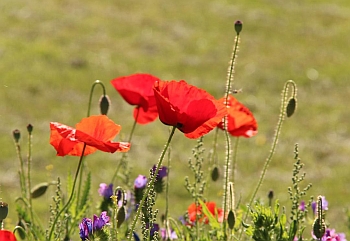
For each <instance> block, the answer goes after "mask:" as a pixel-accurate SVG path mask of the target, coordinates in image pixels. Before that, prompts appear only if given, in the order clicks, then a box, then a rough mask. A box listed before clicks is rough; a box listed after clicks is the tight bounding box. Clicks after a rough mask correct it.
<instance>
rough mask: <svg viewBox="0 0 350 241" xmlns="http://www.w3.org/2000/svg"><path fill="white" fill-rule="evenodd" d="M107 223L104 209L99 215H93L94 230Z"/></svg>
mask: <svg viewBox="0 0 350 241" xmlns="http://www.w3.org/2000/svg"><path fill="white" fill-rule="evenodd" d="M108 223H109V217H108V216H107V212H106V211H104V212H102V213H101V215H100V217H97V216H96V215H94V222H93V228H94V231H96V230H101V229H102V228H103V227H104V226H105V225H106V224H108Z"/></svg>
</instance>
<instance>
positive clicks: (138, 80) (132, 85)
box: [111, 74, 159, 124]
mask: <svg viewBox="0 0 350 241" xmlns="http://www.w3.org/2000/svg"><path fill="white" fill-rule="evenodd" d="M158 80H159V79H158V78H157V77H154V76H152V75H150V74H133V75H130V76H123V77H119V78H116V79H113V80H111V84H112V85H113V86H114V88H115V89H116V90H117V91H118V92H119V94H120V95H121V96H122V97H123V98H124V100H125V101H126V102H128V103H129V104H130V105H136V108H135V109H134V119H135V120H136V121H137V123H139V124H147V123H149V122H152V121H154V120H155V119H156V118H157V117H158V111H157V105H156V102H155V99H154V92H153V89H152V87H153V84H154V82H156V81H158Z"/></svg>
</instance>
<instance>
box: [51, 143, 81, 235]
mask: <svg viewBox="0 0 350 241" xmlns="http://www.w3.org/2000/svg"><path fill="white" fill-rule="evenodd" d="M85 148H86V144H85V143H84V147H83V151H82V152H81V156H80V159H79V163H78V167H77V170H76V172H75V177H74V182H73V187H72V191H71V194H70V197H69V199H68V202H67V203H66V205H64V207H63V208H62V209H61V211H59V213H58V214H57V215H56V217H55V220H54V221H53V223H52V226H51V229H50V233H49V236H48V241H50V240H52V239H51V237H52V233H53V231H54V229H55V225H56V223H57V220H58V218H59V217H60V216H61V214H62V213H63V212H64V211H65V210H66V209H67V208H68V207H69V205H70V203H71V201H72V200H73V196H74V191H75V185H76V183H77V179H78V176H79V172H80V168H81V166H82V165H83V160H84V152H85Z"/></svg>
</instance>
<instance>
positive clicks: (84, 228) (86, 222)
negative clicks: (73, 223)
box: [79, 218, 92, 240]
mask: <svg viewBox="0 0 350 241" xmlns="http://www.w3.org/2000/svg"><path fill="white" fill-rule="evenodd" d="M79 229H80V232H79V234H80V238H81V240H86V239H89V235H90V234H92V221H91V219H90V218H83V220H82V221H81V223H80V224H79Z"/></svg>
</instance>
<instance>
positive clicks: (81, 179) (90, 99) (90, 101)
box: [76, 80, 106, 214]
mask: <svg viewBox="0 0 350 241" xmlns="http://www.w3.org/2000/svg"><path fill="white" fill-rule="evenodd" d="M96 85H100V86H101V87H102V91H103V96H105V95H106V88H105V86H104V84H103V83H102V82H101V81H99V80H95V82H94V83H93V84H92V86H91V90H90V96H89V103H88V111H87V115H86V117H89V116H90V109H91V103H92V95H93V93H94V89H95V86H96ZM84 150H85V146H84ZM83 153H84V152H83ZM83 173H84V166H83V165H82V166H81V171H80V177H79V184H78V194H77V207H78V206H79V201H80V189H81V185H82V183H83ZM78 212H79V210H78V208H77V209H76V214H77V213H78Z"/></svg>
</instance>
